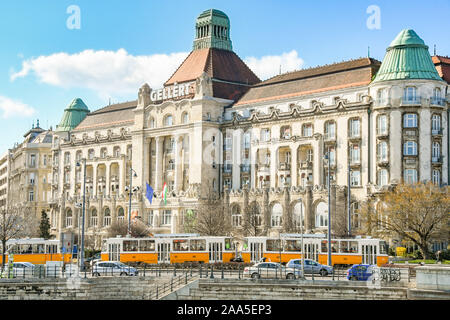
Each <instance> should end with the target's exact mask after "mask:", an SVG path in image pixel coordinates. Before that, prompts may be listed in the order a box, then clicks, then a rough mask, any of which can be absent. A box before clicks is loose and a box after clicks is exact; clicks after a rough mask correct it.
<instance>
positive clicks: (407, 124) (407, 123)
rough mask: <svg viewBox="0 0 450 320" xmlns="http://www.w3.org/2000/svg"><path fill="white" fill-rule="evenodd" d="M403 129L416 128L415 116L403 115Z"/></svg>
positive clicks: (411, 114)
mask: <svg viewBox="0 0 450 320" xmlns="http://www.w3.org/2000/svg"><path fill="white" fill-rule="evenodd" d="M403 127H404V128H417V114H416V113H405V114H404V115H403Z"/></svg>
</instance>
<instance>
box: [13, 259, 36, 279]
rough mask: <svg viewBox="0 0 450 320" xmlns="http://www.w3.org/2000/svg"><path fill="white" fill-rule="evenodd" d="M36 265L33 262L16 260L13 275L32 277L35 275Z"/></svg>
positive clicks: (16, 276) (15, 276)
mask: <svg viewBox="0 0 450 320" xmlns="http://www.w3.org/2000/svg"><path fill="white" fill-rule="evenodd" d="M35 268H36V266H35V265H34V264H32V263H31V262H14V263H13V270H12V272H13V277H14V278H30V277H32V276H33V275H34V269H35Z"/></svg>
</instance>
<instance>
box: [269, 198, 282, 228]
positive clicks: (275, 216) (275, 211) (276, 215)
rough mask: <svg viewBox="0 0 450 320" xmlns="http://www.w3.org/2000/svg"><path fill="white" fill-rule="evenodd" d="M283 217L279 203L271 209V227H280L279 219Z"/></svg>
mask: <svg viewBox="0 0 450 320" xmlns="http://www.w3.org/2000/svg"><path fill="white" fill-rule="evenodd" d="M282 216H283V207H282V206H281V204H279V203H275V204H274V205H273V207H272V215H271V219H270V221H271V226H272V227H281V218H282Z"/></svg>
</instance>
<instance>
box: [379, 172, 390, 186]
mask: <svg viewBox="0 0 450 320" xmlns="http://www.w3.org/2000/svg"><path fill="white" fill-rule="evenodd" d="M387 184H388V171H387V169H380V170H378V185H379V186H386V185H387Z"/></svg>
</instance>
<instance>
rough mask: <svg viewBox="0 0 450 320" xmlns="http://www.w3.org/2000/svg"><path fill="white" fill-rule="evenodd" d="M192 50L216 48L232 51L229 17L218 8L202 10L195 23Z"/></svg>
mask: <svg viewBox="0 0 450 320" xmlns="http://www.w3.org/2000/svg"><path fill="white" fill-rule="evenodd" d="M193 48H194V50H199V49H206V48H216V49H222V50H228V51H232V50H233V46H232V43H231V39H230V19H229V18H228V16H227V15H226V14H225V13H223V12H222V11H220V10H216V9H209V10H205V11H203V12H202V13H201V14H200V15H199V16H198V18H197V21H196V23H195V40H194V46H193Z"/></svg>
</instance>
